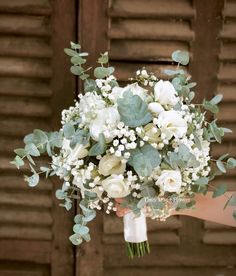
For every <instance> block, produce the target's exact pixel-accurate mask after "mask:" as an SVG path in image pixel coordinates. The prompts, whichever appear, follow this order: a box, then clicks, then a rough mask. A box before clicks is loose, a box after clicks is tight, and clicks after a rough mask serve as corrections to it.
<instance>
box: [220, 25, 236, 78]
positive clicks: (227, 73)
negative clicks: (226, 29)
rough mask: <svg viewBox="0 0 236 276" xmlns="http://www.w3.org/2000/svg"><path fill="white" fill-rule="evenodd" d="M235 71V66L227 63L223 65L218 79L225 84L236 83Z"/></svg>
mask: <svg viewBox="0 0 236 276" xmlns="http://www.w3.org/2000/svg"><path fill="white" fill-rule="evenodd" d="M235 29H236V28H235ZM235 70H236V66H235V64H232V63H231V64H230V63H227V64H223V65H221V66H220V69H219V73H218V79H219V80H220V81H224V82H236V75H235Z"/></svg>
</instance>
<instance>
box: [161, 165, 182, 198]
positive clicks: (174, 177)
mask: <svg viewBox="0 0 236 276" xmlns="http://www.w3.org/2000/svg"><path fill="white" fill-rule="evenodd" d="M181 184H182V176H181V173H180V171H178V170H176V171H174V170H163V171H162V173H161V175H160V176H159V178H158V179H157V181H156V185H158V186H159V187H160V188H161V190H163V191H164V192H170V193H180V191H181Z"/></svg>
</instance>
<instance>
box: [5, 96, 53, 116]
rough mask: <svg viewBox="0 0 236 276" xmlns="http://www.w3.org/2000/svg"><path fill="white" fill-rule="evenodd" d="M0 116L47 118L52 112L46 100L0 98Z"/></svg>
mask: <svg viewBox="0 0 236 276" xmlns="http://www.w3.org/2000/svg"><path fill="white" fill-rule="evenodd" d="M0 114H1V115H14V116H28V117H42V118H48V117H50V116H51V114H52V110H51V108H50V105H49V103H48V101H46V100H31V99H27V98H21V99H19V98H11V97H0Z"/></svg>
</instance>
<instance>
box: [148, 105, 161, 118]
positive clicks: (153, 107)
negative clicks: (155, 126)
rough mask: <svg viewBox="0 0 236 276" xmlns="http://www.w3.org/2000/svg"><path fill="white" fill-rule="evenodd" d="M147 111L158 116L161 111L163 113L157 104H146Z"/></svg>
mask: <svg viewBox="0 0 236 276" xmlns="http://www.w3.org/2000/svg"><path fill="white" fill-rule="evenodd" d="M148 109H149V110H150V111H151V112H152V113H154V114H155V115H158V114H159V113H161V112H162V111H164V108H163V107H162V106H161V105H160V104H159V103H155V102H153V103H149V104H148Z"/></svg>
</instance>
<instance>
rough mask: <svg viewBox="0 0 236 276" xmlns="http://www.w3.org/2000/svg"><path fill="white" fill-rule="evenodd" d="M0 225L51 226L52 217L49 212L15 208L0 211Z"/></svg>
mask: <svg viewBox="0 0 236 276" xmlns="http://www.w3.org/2000/svg"><path fill="white" fill-rule="evenodd" d="M0 221H1V224H8V223H9V224H10V225H12V226H13V225H14V224H19V225H21V226H22V225H23V226H29V225H31V226H32V225H34V226H51V225H52V216H51V214H50V211H49V210H46V211H45V210H42V211H41V210H40V211H37V210H30V209H26V208H25V209H22V210H21V209H20V210H19V209H17V208H11V209H9V208H4V206H3V207H1V210H0Z"/></svg>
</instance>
